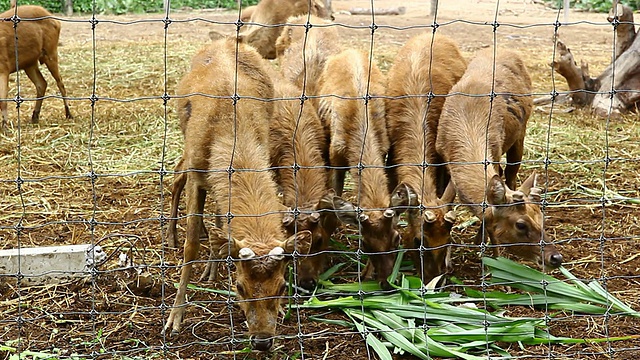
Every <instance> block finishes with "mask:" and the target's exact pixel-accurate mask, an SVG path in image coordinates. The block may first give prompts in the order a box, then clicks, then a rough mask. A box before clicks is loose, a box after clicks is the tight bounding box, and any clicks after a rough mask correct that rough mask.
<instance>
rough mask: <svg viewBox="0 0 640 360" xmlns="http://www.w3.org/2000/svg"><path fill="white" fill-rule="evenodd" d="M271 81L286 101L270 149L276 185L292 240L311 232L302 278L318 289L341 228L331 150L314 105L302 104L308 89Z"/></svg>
mask: <svg viewBox="0 0 640 360" xmlns="http://www.w3.org/2000/svg"><path fill="white" fill-rule="evenodd" d="M271 78H272V79H273V81H274V94H275V97H276V98H277V99H282V100H277V101H275V102H274V116H273V120H272V121H271V128H270V129H271V130H270V136H271V138H270V140H269V144H270V146H271V164H272V166H273V168H274V170H275V173H276V182H277V183H278V184H279V185H280V187H281V188H282V194H283V203H284V205H285V206H287V207H288V208H289V211H288V212H287V214H286V215H285V216H284V217H283V225H284V227H285V228H286V230H287V234H289V235H293V234H295V233H296V232H297V231H301V230H309V231H311V234H312V242H311V251H310V253H309V256H308V257H304V258H302V259H301V260H300V261H299V263H298V267H297V273H298V284H299V285H300V286H301V287H302V288H305V289H308V290H313V289H314V288H315V287H316V281H317V279H318V275H319V274H320V272H321V271H323V270H324V269H325V267H326V260H327V255H326V254H325V253H324V251H325V250H327V249H328V248H329V240H330V237H331V234H332V233H333V232H334V230H335V228H336V227H337V218H336V216H335V214H334V213H333V212H332V211H331V210H333V206H332V199H333V195H334V192H333V190H330V189H329V188H328V183H329V181H328V170H327V167H326V165H325V161H324V159H323V156H322V155H323V151H324V149H325V148H326V147H328V145H327V143H326V141H325V138H324V132H323V128H322V124H321V123H320V119H319V118H318V114H317V111H316V109H315V107H314V106H313V104H311V103H310V102H305V103H304V104H302V105H300V100H299V99H298V97H299V96H300V94H301V92H302V90H301V89H300V88H298V87H297V86H295V85H293V84H291V83H290V82H289V81H288V80H286V79H284V78H283V77H282V75H280V74H275V72H274V75H273V76H272V77H271ZM301 106H302V107H301ZM294 167H296V168H297V171H294ZM296 213H297V214H296Z"/></svg>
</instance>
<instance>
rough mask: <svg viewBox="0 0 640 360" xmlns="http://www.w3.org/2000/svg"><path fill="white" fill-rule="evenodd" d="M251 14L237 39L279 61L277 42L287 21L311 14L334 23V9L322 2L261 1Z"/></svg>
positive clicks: (215, 36) (213, 36)
mask: <svg viewBox="0 0 640 360" xmlns="http://www.w3.org/2000/svg"><path fill="white" fill-rule="evenodd" d="M250 11H251V18H250V19H249V24H248V25H247V26H246V28H244V27H243V30H242V31H240V33H239V34H238V40H239V41H240V42H243V43H246V44H248V45H251V46H253V47H254V48H256V50H258V52H259V53H260V55H262V56H263V57H264V58H265V59H275V58H276V47H275V45H276V40H277V39H278V36H280V33H281V32H282V28H283V26H284V24H285V23H286V21H287V19H288V18H290V17H292V16H298V15H304V14H311V15H315V16H318V17H321V18H323V19H331V20H333V15H332V13H331V9H330V8H328V7H327V6H326V4H325V3H323V2H321V1H319V0H311V1H309V0H261V1H260V2H259V3H258V5H256V7H255V8H254V9H252V10H250ZM209 37H210V38H211V39H212V40H216V39H219V38H220V37H224V35H221V34H220V33H218V32H217V31H211V32H209ZM234 37H235V34H234Z"/></svg>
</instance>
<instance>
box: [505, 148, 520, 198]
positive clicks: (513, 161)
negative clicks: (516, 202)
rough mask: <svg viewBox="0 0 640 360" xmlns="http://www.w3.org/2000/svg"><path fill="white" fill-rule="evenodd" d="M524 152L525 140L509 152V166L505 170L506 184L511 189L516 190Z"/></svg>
mask: <svg viewBox="0 0 640 360" xmlns="http://www.w3.org/2000/svg"><path fill="white" fill-rule="evenodd" d="M523 152H524V139H521V140H518V141H516V142H515V143H514V144H513V146H511V148H509V150H507V166H506V167H505V170H504V177H505V183H506V184H507V186H508V187H509V189H516V179H517V176H518V170H519V169H520V162H521V161H522V154H523Z"/></svg>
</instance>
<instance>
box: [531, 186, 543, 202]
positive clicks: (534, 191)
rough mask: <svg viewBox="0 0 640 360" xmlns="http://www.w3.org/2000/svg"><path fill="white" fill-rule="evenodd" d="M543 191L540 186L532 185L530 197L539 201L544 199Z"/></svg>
mask: <svg viewBox="0 0 640 360" xmlns="http://www.w3.org/2000/svg"><path fill="white" fill-rule="evenodd" d="M541 193H542V190H541V189H540V188H537V187H532V188H531V190H529V197H530V198H531V200H533V201H536V202H538V201H540V200H541V199H542V196H541Z"/></svg>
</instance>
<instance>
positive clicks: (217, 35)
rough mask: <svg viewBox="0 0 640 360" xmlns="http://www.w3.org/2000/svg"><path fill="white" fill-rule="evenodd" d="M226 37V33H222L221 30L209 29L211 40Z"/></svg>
mask: <svg viewBox="0 0 640 360" xmlns="http://www.w3.org/2000/svg"><path fill="white" fill-rule="evenodd" d="M224 37H225V35H222V33H220V32H217V31H215V30H211V31H209V39H211V41H216V40H220V39H222V38H224Z"/></svg>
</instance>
